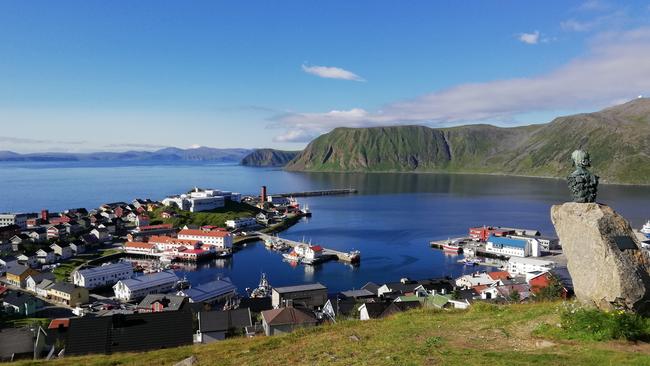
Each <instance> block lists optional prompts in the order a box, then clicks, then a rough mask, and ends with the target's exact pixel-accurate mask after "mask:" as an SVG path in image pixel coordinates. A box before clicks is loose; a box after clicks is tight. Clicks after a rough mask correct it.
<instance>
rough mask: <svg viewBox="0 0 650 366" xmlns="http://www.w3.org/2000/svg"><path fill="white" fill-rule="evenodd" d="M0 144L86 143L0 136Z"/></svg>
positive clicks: (81, 142) (82, 142) (83, 142)
mask: <svg viewBox="0 0 650 366" xmlns="http://www.w3.org/2000/svg"><path fill="white" fill-rule="evenodd" d="M0 142H2V143H7V144H32V145H34V144H67V145H82V144H85V143H86V141H78V140H64V141H61V140H47V139H34V138H25V137H11V136H0Z"/></svg>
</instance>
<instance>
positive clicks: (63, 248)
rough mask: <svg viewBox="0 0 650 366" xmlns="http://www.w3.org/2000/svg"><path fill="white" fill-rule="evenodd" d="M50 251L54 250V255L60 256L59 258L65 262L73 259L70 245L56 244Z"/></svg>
mask: <svg viewBox="0 0 650 366" xmlns="http://www.w3.org/2000/svg"><path fill="white" fill-rule="evenodd" d="M50 249H52V250H53V251H54V254H56V255H58V256H59V258H60V259H63V260H65V259H68V258H71V257H72V255H73V254H74V253H73V252H72V248H70V246H69V245H63V244H57V243H55V244H52V245H50Z"/></svg>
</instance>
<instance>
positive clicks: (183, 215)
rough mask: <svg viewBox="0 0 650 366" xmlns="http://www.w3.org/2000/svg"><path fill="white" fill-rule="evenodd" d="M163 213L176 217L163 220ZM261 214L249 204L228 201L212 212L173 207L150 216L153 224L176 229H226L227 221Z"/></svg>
mask: <svg viewBox="0 0 650 366" xmlns="http://www.w3.org/2000/svg"><path fill="white" fill-rule="evenodd" d="M163 211H173V212H175V213H176V217H172V218H169V219H163V218H162V213H163ZM259 212H260V210H259V209H258V208H256V207H254V206H251V205H249V204H246V203H239V202H232V201H230V200H226V202H225V206H224V207H222V208H217V209H214V210H210V211H203V212H190V211H183V210H180V209H178V208H173V207H160V208H158V209H156V210H155V211H154V212H153V213H150V216H151V221H152V223H153V224H157V223H165V224H172V225H173V226H174V227H182V226H185V225H197V226H203V225H212V226H219V227H225V226H226V221H227V220H233V219H236V218H240V217H254V216H255V215H257V214H258V213H259Z"/></svg>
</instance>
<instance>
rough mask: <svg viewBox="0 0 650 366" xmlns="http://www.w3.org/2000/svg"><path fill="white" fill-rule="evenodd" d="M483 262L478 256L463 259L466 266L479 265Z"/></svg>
mask: <svg viewBox="0 0 650 366" xmlns="http://www.w3.org/2000/svg"><path fill="white" fill-rule="evenodd" d="M480 263H481V261H480V260H479V259H476V258H465V259H463V264H464V265H466V266H470V267H471V266H478V265H479V264H480Z"/></svg>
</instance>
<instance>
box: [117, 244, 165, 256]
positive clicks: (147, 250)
mask: <svg viewBox="0 0 650 366" xmlns="http://www.w3.org/2000/svg"><path fill="white" fill-rule="evenodd" d="M123 248H124V251H125V252H126V253H131V254H147V255H156V254H158V253H159V251H158V250H157V248H156V245H154V244H150V243H143V242H139V241H128V242H126V243H124V245H123Z"/></svg>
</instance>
